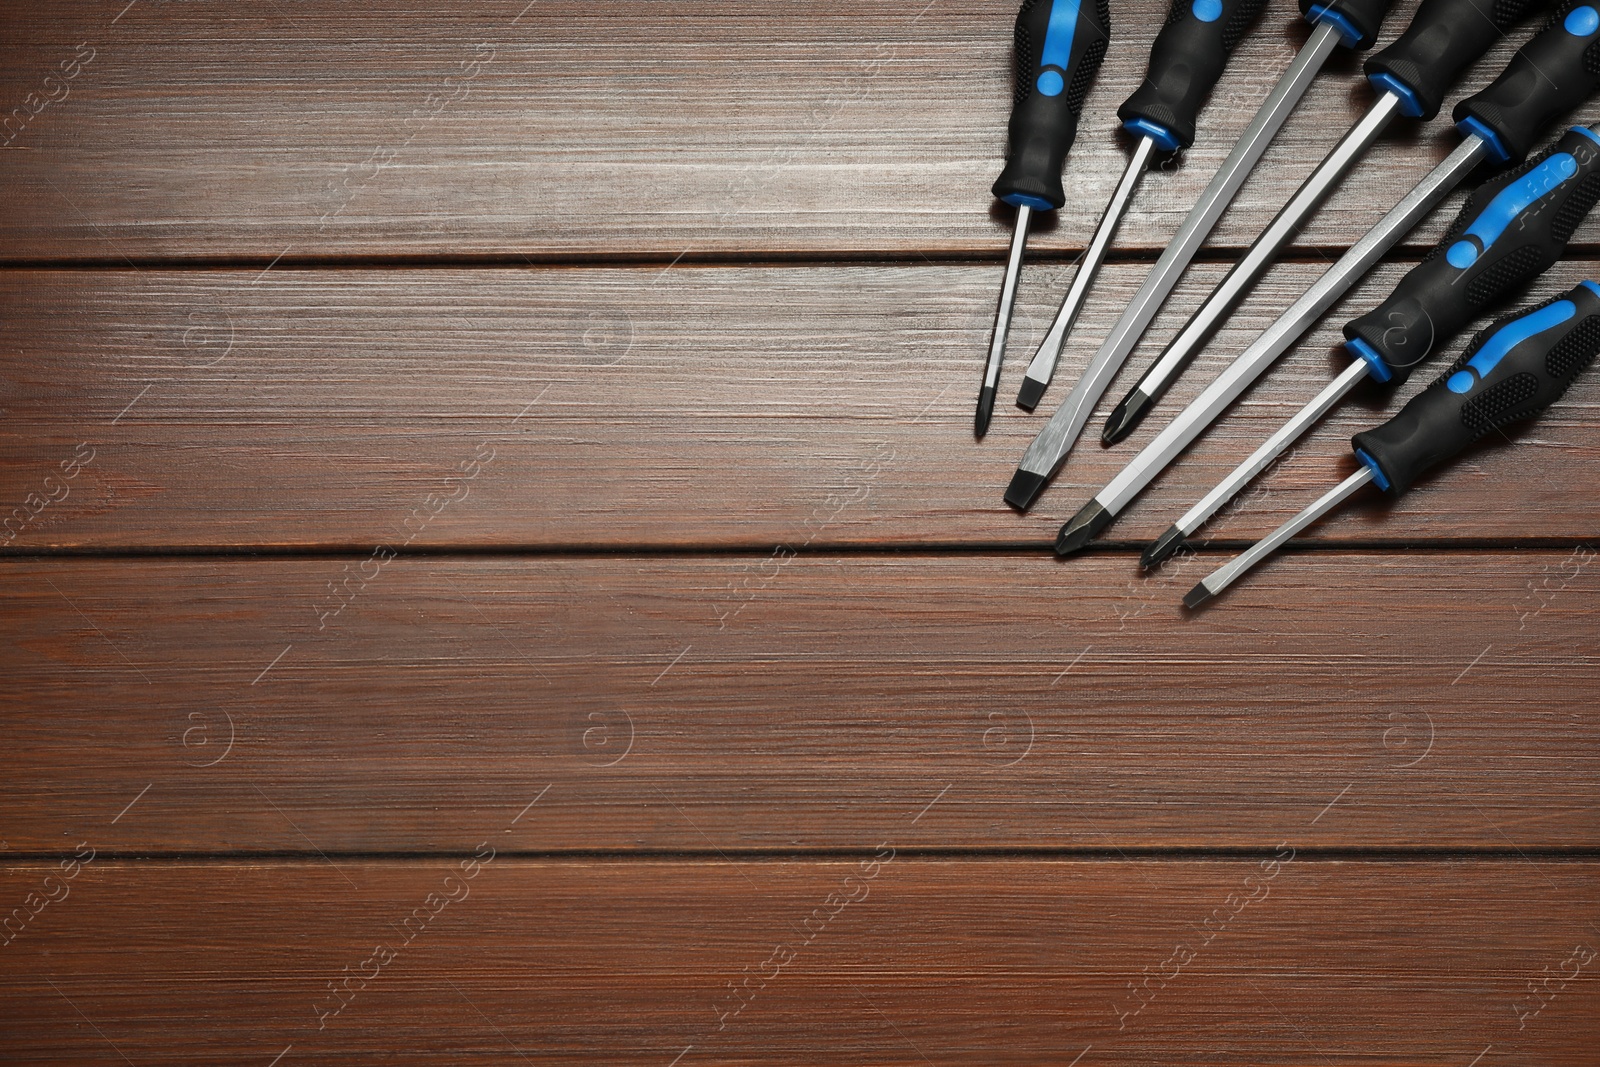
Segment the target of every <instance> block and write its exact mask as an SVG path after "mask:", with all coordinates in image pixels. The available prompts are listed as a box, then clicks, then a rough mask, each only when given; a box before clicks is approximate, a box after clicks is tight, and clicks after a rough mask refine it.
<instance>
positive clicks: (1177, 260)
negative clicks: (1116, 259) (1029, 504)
mask: <svg viewBox="0 0 1600 1067" xmlns="http://www.w3.org/2000/svg"><path fill="white" fill-rule="evenodd" d="M1338 43H1339V31H1338V30H1337V29H1336V28H1335V27H1334V26H1333V24H1332V23H1326V22H1325V23H1321V24H1319V25H1318V26H1317V28H1316V29H1314V30H1312V31H1311V37H1310V39H1308V40H1307V41H1306V43H1305V46H1304V47H1303V48H1301V49H1300V54H1299V55H1297V56H1295V58H1294V62H1293V63H1291V64H1289V69H1288V70H1286V71H1284V73H1283V77H1281V78H1279V79H1278V84H1277V85H1276V86H1274V87H1273V89H1272V93H1271V94H1270V95H1269V96H1268V97H1267V99H1266V101H1265V102H1264V103H1263V104H1262V105H1261V108H1260V110H1258V111H1257V112H1256V116H1255V118H1254V119H1253V120H1252V121H1251V123H1250V126H1249V128H1248V129H1246V130H1245V131H1244V135H1243V136H1242V137H1240V138H1239V142H1238V143H1237V144H1235V145H1234V146H1233V151H1232V152H1230V153H1228V158H1227V159H1226V160H1224V161H1223V163H1222V166H1221V167H1220V168H1218V170H1217V173H1216V175H1215V176H1214V177H1213V178H1212V179H1211V184H1210V185H1207V186H1206V189H1205V192H1203V193H1201V194H1200V199H1199V201H1197V202H1196V203H1195V206H1194V209H1193V210H1192V211H1190V212H1189V217H1188V218H1186V219H1184V220H1183V225H1182V226H1181V227H1179V229H1178V232H1177V234H1176V235H1175V236H1174V237H1173V238H1172V243H1171V244H1169V245H1167V248H1166V251H1164V252H1162V253H1161V258H1160V259H1158V260H1157V261H1156V265H1155V266H1154V267H1152V268H1151V269H1150V273H1149V275H1147V276H1146V277H1145V280H1144V284H1143V285H1141V286H1140V287H1139V291H1138V293H1137V294H1135V295H1134V298H1133V301H1132V302H1131V303H1130V304H1129V305H1128V307H1127V310H1126V311H1124V312H1123V313H1122V317H1121V318H1120V319H1118V320H1117V324H1116V325H1115V326H1113V327H1112V329H1111V333H1110V334H1109V335H1108V336H1107V337H1106V340H1105V343H1104V344H1102V345H1101V346H1100V350H1099V351H1098V352H1096V353H1095V354H1094V358H1093V359H1091V360H1090V361H1089V366H1088V369H1087V370H1085V371H1084V375H1083V377H1082V378H1081V379H1080V380H1079V381H1078V384H1077V386H1076V387H1075V388H1074V389H1073V390H1072V395H1071V396H1069V397H1067V399H1066V402H1065V403H1063V404H1062V405H1061V407H1060V408H1059V409H1058V410H1057V411H1056V413H1055V414H1054V415H1053V416H1051V418H1050V421H1049V423H1047V424H1046V425H1045V427H1044V429H1043V430H1041V431H1039V436H1038V437H1036V438H1034V440H1033V443H1032V444H1031V445H1029V446H1028V451H1027V452H1026V454H1024V455H1023V457H1022V463H1021V464H1020V468H1021V469H1022V470H1024V471H1028V472H1030V473H1033V474H1036V475H1039V476H1041V477H1043V478H1048V477H1050V476H1051V475H1053V474H1055V472H1056V470H1057V469H1058V468H1059V467H1060V466H1061V463H1062V461H1063V460H1065V459H1066V458H1067V453H1068V452H1070V451H1071V450H1072V445H1073V443H1074V442H1075V441H1077V439H1078V434H1079V433H1080V432H1082V430H1083V425H1084V423H1085V422H1087V421H1088V420H1089V415H1090V414H1091V413H1092V412H1093V410H1094V406H1095V404H1097V403H1098V402H1099V400H1100V397H1101V396H1102V395H1104V394H1105V391H1106V387H1107V386H1108V385H1110V384H1111V379H1112V378H1114V377H1116V374H1117V371H1118V370H1120V369H1121V368H1122V364H1123V363H1124V362H1126V361H1127V358H1128V356H1129V355H1130V354H1131V353H1132V352H1133V348H1134V346H1135V345H1136V344H1138V343H1139V338H1140V337H1141V336H1142V335H1143V334H1144V331H1145V327H1147V326H1149V325H1150V321H1151V320H1152V319H1154V318H1155V316H1156V312H1157V311H1158V310H1160V308H1161V304H1162V302H1163V301H1164V300H1166V298H1167V295H1168V294H1169V293H1171V292H1172V290H1173V287H1174V286H1176V285H1177V284H1178V278H1179V276H1180V275H1181V274H1182V273H1183V270H1184V268H1185V267H1187V266H1188V265H1189V261H1190V260H1191V259H1193V258H1194V254H1195V252H1196V251H1198V250H1199V248H1200V245H1201V244H1202V243H1203V242H1204V241H1205V239H1206V237H1207V236H1208V235H1209V234H1210V233H1211V228H1212V227H1213V226H1215V225H1216V223H1217V220H1218V219H1219V218H1221V217H1222V213H1223V211H1225V210H1226V209H1227V207H1228V204H1229V203H1231V202H1232V200H1233V197H1234V194H1235V193H1237V192H1238V191H1239V187H1240V186H1241V185H1243V184H1244V180H1245V179H1246V178H1247V177H1249V175H1250V170H1251V168H1252V167H1254V166H1255V164H1256V161H1257V160H1259V159H1260V158H1261V155H1262V153H1263V152H1265V151H1266V150H1267V145H1269V144H1270V143H1271V142H1272V138H1273V137H1274V136H1275V135H1276V134H1277V132H1278V129H1279V127H1281V126H1282V125H1283V123H1284V120H1286V119H1287V118H1288V117H1289V114H1290V112H1292V111H1293V110H1294V107H1295V105H1296V104H1298V103H1299V102H1300V98H1301V97H1302V96H1304V95H1305V92H1306V90H1307V89H1309V88H1310V87H1311V82H1312V80H1313V79H1314V78H1316V76H1317V72H1318V71H1319V70H1321V69H1322V65H1323V63H1324V62H1325V61H1326V60H1327V58H1328V55H1329V53H1331V52H1332V51H1333V50H1334V48H1335V47H1337V46H1338ZM1013 502H1014V503H1015V501H1013Z"/></svg>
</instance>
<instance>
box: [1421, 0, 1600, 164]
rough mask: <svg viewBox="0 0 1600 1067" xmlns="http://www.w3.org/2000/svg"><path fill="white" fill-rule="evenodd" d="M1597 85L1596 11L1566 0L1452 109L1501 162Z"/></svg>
mask: <svg viewBox="0 0 1600 1067" xmlns="http://www.w3.org/2000/svg"><path fill="white" fill-rule="evenodd" d="M1596 88H1600V10H1597V9H1596V7H1595V6H1594V2H1591V0H1565V2H1564V3H1562V5H1561V6H1560V7H1558V8H1557V9H1556V13H1555V14H1554V15H1553V16H1552V17H1551V19H1550V22H1549V24H1548V25H1547V26H1546V27H1545V28H1544V29H1543V30H1540V31H1539V33H1538V34H1537V35H1535V36H1534V38H1533V40H1531V41H1529V42H1528V43H1527V44H1525V45H1523V46H1522V47H1521V48H1519V49H1517V54H1516V55H1514V56H1512V57H1511V62H1510V63H1507V64H1506V69H1505V72H1504V73H1502V74H1501V75H1500V77H1498V78H1496V79H1495V80H1494V83H1493V84H1491V85H1490V86H1489V87H1488V88H1487V89H1485V90H1483V91H1482V92H1480V93H1475V94H1474V95H1472V96H1469V97H1467V98H1466V99H1465V100H1463V101H1461V103H1459V104H1457V105H1456V109H1455V111H1454V112H1453V113H1452V115H1453V117H1454V119H1455V121H1456V125H1458V126H1460V127H1461V129H1462V131H1463V132H1465V133H1473V134H1477V135H1478V136H1479V137H1482V138H1483V139H1484V140H1485V141H1486V142H1488V143H1489V149H1490V152H1491V154H1492V155H1494V156H1495V157H1496V159H1497V160H1498V161H1499V162H1501V163H1512V162H1515V161H1517V160H1519V159H1521V158H1522V157H1523V156H1525V155H1527V154H1528V152H1529V150H1530V149H1532V148H1533V146H1534V145H1535V144H1536V143H1537V142H1538V140H1539V138H1540V137H1541V136H1543V133H1544V129H1545V127H1547V126H1548V125H1550V123H1552V122H1554V121H1555V120H1556V119H1558V118H1560V117H1561V116H1562V115H1565V114H1566V113H1567V112H1568V111H1571V110H1572V109H1573V108H1575V107H1577V106H1578V105H1579V104H1581V103H1583V102H1584V101H1585V100H1587V99H1588V98H1589V97H1590V96H1591V95H1592V94H1593V93H1594V91H1595V89H1596Z"/></svg>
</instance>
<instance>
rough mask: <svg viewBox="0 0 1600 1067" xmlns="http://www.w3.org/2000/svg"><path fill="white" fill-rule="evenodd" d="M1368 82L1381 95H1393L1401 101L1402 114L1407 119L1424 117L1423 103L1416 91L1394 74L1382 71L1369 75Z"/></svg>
mask: <svg viewBox="0 0 1600 1067" xmlns="http://www.w3.org/2000/svg"><path fill="white" fill-rule="evenodd" d="M1367 81H1369V82H1371V83H1372V87H1373V88H1374V89H1376V90H1378V91H1379V92H1380V93H1393V94H1394V95H1395V97H1396V98H1397V99H1398V100H1399V101H1400V114H1402V115H1404V116H1405V117H1406V118H1408V119H1417V118H1421V117H1422V101H1421V100H1420V99H1418V97H1417V94H1416V91H1415V90H1413V89H1412V88H1411V86H1409V85H1407V84H1406V83H1405V82H1403V81H1401V80H1400V79H1399V78H1396V77H1395V76H1394V75H1393V74H1390V73H1389V72H1388V71H1386V70H1380V71H1379V72H1378V73H1376V74H1368V75H1367Z"/></svg>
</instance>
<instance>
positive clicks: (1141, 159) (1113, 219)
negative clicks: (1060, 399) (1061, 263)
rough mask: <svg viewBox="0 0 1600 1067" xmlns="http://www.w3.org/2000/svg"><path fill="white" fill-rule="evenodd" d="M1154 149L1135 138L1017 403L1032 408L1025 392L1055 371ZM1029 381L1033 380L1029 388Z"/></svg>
mask: <svg viewBox="0 0 1600 1067" xmlns="http://www.w3.org/2000/svg"><path fill="white" fill-rule="evenodd" d="M1155 150H1156V143H1155V142H1154V141H1152V140H1151V139H1150V138H1148V137H1141V138H1139V143H1138V145H1137V146H1135V148H1134V150H1133V158H1132V159H1130V160H1129V161H1128V169H1127V170H1125V171H1123V172H1122V180H1121V181H1119V182H1118V183H1117V188H1116V191H1115V192H1113V193H1112V194H1111V203H1109V204H1107V205H1106V211H1105V214H1104V215H1102V216H1100V225H1099V226H1098V227H1097V228H1096V229H1095V231H1094V237H1093V239H1091V240H1090V242H1089V247H1088V249H1087V250H1085V251H1084V253H1083V258H1082V259H1081V260H1079V261H1078V273H1077V274H1076V275H1074V276H1073V279H1072V287H1071V288H1070V289H1068V290H1067V296H1066V299H1064V300H1063V301H1062V302H1061V310H1059V311H1057V312H1056V318H1055V321H1054V322H1052V323H1051V324H1050V332H1049V333H1047V334H1045V337H1044V341H1043V343H1041V344H1040V345H1039V350H1038V351H1037V352H1035V353H1034V354H1033V362H1032V363H1030V364H1029V365H1028V376H1027V379H1026V380H1024V382H1023V387H1022V388H1023V395H1022V396H1021V397H1019V398H1018V400H1017V402H1018V403H1019V404H1022V406H1023V407H1026V408H1028V409H1030V410H1032V408H1033V406H1034V404H1037V403H1038V399H1037V397H1035V398H1033V400H1032V402H1031V403H1025V402H1024V400H1025V399H1026V398H1027V396H1028V394H1029V393H1031V392H1033V391H1035V390H1038V391H1042V390H1043V389H1044V387H1045V386H1047V385H1049V384H1050V378H1051V376H1052V375H1054V374H1055V369H1056V360H1057V358H1059V357H1060V355H1061V345H1062V343H1063V342H1064V341H1065V340H1066V339H1067V334H1068V333H1070V332H1071V330H1072V324H1073V323H1074V322H1076V321H1077V319H1078V312H1079V311H1081V310H1083V301H1084V298H1085V297H1086V296H1088V294H1089V286H1090V285H1091V284H1093V283H1094V279H1095V275H1097V274H1099V273H1100V265H1101V264H1102V263H1104V262H1105V258H1106V250H1107V249H1108V248H1109V247H1110V246H1111V238H1112V237H1114V236H1115V235H1116V232H1117V226H1118V225H1119V224H1120V223H1121V222H1122V216H1123V215H1124V214H1126V213H1127V210H1128V202H1129V201H1130V200H1132V199H1133V194H1134V190H1136V189H1138V188H1139V179H1140V178H1142V177H1143V176H1144V172H1145V168H1147V167H1148V166H1149V165H1150V156H1151V155H1152V154H1153V153H1154V152H1155ZM1029 382H1034V383H1037V384H1036V385H1035V386H1033V387H1030V386H1029V384H1028V383H1029Z"/></svg>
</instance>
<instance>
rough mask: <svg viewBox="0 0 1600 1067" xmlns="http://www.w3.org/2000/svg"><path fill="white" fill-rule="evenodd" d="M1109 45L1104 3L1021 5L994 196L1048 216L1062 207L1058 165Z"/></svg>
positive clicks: (1075, 0)
mask: <svg viewBox="0 0 1600 1067" xmlns="http://www.w3.org/2000/svg"><path fill="white" fill-rule="evenodd" d="M1110 40H1111V14H1110V11H1109V10H1108V6H1107V3H1106V0H1023V4H1022V10H1021V11H1019V12H1018V13H1017V88H1016V95H1015V99H1014V101H1013V103H1012V107H1011V126H1010V131H1009V138H1010V148H1009V150H1008V151H1007V153H1006V167H1005V170H1003V171H1001V172H1000V178H999V180H998V181H996V182H995V183H994V195H995V196H998V197H999V198H1000V199H1001V200H1004V201H1005V202H1006V203H1008V204H1015V205H1017V206H1019V207H1022V206H1026V207H1031V208H1035V209H1037V210H1040V211H1054V210H1055V209H1056V208H1058V207H1060V206H1061V205H1062V204H1065V203H1066V202H1067V194H1066V192H1065V191H1064V190H1063V189H1062V188H1061V168H1062V166H1063V165H1065V163H1066V161H1067V151H1068V150H1069V149H1071V148H1072V142H1073V141H1074V140H1076V139H1077V136H1078V112H1079V111H1081V110H1082V109H1083V98H1084V96H1085V95H1086V94H1087V93H1088V92H1089V83H1090V82H1092V81H1094V76H1095V73H1096V72H1097V71H1099V69H1100V61H1101V60H1102V59H1104V58H1105V55H1106V44H1107V43H1108V42H1109V41H1110Z"/></svg>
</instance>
